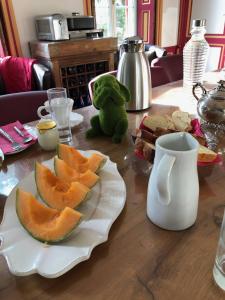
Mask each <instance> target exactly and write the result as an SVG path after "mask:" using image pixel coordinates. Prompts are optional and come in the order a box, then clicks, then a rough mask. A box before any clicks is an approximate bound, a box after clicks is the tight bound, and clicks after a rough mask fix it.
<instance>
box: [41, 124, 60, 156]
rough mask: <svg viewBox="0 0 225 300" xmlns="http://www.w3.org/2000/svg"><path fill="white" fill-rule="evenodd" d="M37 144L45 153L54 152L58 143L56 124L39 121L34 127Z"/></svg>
mask: <svg viewBox="0 0 225 300" xmlns="http://www.w3.org/2000/svg"><path fill="white" fill-rule="evenodd" d="M36 129H37V136H38V143H39V145H40V146H41V147H42V148H43V149H44V150H47V151H50V150H55V149H56V147H57V144H58V143H59V133H58V129H57V127H56V122H55V121H53V120H51V119H44V120H40V121H39V123H38V124H37V125H36Z"/></svg>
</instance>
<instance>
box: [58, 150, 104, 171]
mask: <svg viewBox="0 0 225 300" xmlns="http://www.w3.org/2000/svg"><path fill="white" fill-rule="evenodd" d="M57 154H58V157H59V158H60V159H62V160H64V161H65V162H66V163H67V164H68V165H69V166H70V167H71V168H73V169H75V170H76V171H77V172H79V173H84V172H86V171H87V170H91V171H92V172H94V173H98V172H99V171H100V170H101V169H102V168H103V166H104V164H105V162H106V158H105V157H104V156H103V155H101V154H99V153H93V154H92V155H91V156H90V157H88V158H87V157H85V156H84V155H82V154H81V153H80V152H79V151H78V150H76V149H75V148H73V147H71V146H68V145H64V144H59V145H58V147H57Z"/></svg>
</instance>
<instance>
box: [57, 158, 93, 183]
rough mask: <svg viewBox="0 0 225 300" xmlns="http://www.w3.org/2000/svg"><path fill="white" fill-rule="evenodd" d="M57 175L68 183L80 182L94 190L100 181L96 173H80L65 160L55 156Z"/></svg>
mask: <svg viewBox="0 0 225 300" xmlns="http://www.w3.org/2000/svg"><path fill="white" fill-rule="evenodd" d="M54 168H55V174H56V175H57V176H58V177H59V178H60V179H62V180H63V181H66V182H68V183H72V182H73V181H78V182H80V183H82V184H84V185H86V186H87V187H88V188H92V187H93V186H94V185H95V184H96V183H97V182H98V180H99V176H98V175H96V174H95V173H94V172H92V171H90V170H87V171H86V172H85V173H79V172H77V171H76V170H75V169H73V168H71V167H70V166H69V165H68V164H67V163H65V162H64V160H62V159H59V158H58V157H56V156H55V158H54Z"/></svg>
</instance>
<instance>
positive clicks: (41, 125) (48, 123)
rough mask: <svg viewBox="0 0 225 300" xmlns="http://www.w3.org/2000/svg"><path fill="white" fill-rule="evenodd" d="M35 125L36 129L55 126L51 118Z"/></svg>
mask: <svg viewBox="0 0 225 300" xmlns="http://www.w3.org/2000/svg"><path fill="white" fill-rule="evenodd" d="M36 127H37V129H38V130H48V129H52V128H54V127H56V122H55V121H53V120H46V121H43V122H40V123H38V124H37V125H36Z"/></svg>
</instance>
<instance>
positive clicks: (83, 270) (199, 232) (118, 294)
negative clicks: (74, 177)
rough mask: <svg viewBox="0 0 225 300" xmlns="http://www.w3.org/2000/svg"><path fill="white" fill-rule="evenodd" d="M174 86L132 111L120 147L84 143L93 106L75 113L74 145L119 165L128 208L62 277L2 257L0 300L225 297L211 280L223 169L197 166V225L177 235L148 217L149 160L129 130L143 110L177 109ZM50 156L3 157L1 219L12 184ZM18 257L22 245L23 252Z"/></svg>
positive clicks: (105, 141) (34, 151)
mask: <svg viewBox="0 0 225 300" xmlns="http://www.w3.org/2000/svg"><path fill="white" fill-rule="evenodd" d="M177 89H179V90H180V89H182V87H181V82H175V83H172V84H168V85H165V86H161V87H158V88H155V89H154V91H153V96H154V101H155V102H157V100H160V99H161V97H162V95H163V94H164V98H163V99H164V100H165V103H163V104H162V105H158V104H153V105H152V107H151V109H149V111H147V112H146V111H145V112H140V113H129V115H128V116H129V130H128V133H127V136H126V137H125V138H124V140H123V142H122V143H121V144H119V145H116V144H113V143H112V142H111V139H110V138H105V137H104V138H103V137H101V138H96V139H93V140H86V139H85V131H86V129H87V128H88V127H89V120H90V117H91V116H92V115H93V114H94V113H95V109H94V108H93V107H86V108H83V109H80V110H79V113H81V114H82V115H83V116H84V122H83V123H82V124H80V125H79V126H77V127H75V128H74V129H73V141H74V144H75V146H76V147H78V148H79V149H84V150H86V149H95V150H99V151H101V152H102V153H104V154H106V155H109V156H110V158H111V160H112V161H114V162H116V163H117V166H118V170H119V172H120V174H121V175H122V177H123V179H124V181H125V183H126V188H127V199H126V204H125V207H124V209H123V211H122V213H121V215H120V216H119V217H118V218H117V220H116V221H115V223H114V224H113V225H112V228H111V230H110V233H109V237H108V241H107V242H105V243H104V244H101V245H99V246H97V247H96V248H95V249H94V250H93V252H92V254H91V257H90V259H88V260H86V261H85V262H82V263H80V264H78V265H77V266H76V267H74V268H73V269H71V270H70V271H68V272H67V273H66V274H64V275H63V276H61V277H59V278H56V279H47V278H43V277H41V276H39V275H37V274H35V275H30V276H27V277H16V276H14V275H12V274H11V273H10V272H9V269H8V267H7V263H6V261H5V259H4V258H3V257H2V256H0V299H7V300H8V299H42V300H45V299H82V300H83V299H84V300H85V299H109V300H111V299H122V300H123V299H129V300H130V299H131V300H133V299H135V300H136V299H138V300H139V299H140V300H142V299H143V300H145V299H161V300H167V299H168V300H170V299H204V300H206V299H210V300H211V299H224V298H225V293H224V292H222V291H221V290H220V289H219V288H218V287H217V286H216V285H215V283H214V281H213V277H212V269H213V264H214V259H215V254H216V248H217V243H218V237H219V226H218V224H217V215H218V214H219V213H220V212H221V211H222V210H221V205H222V206H223V205H224V204H225V184H224V182H225V169H224V166H223V165H220V166H219V165H216V166H210V167H199V168H198V170H199V182H200V196H199V210H198V217H197V221H196V224H195V225H194V226H192V227H191V228H189V229H187V230H184V231H181V232H172V231H166V230H162V229H160V228H158V227H157V226H155V225H153V224H152V223H151V222H150V221H149V219H148V218H147V216H146V193H147V184H148V178H149V172H150V171H149V169H148V165H147V163H146V162H143V161H141V160H138V159H135V158H134V156H133V144H132V141H131V138H130V133H131V130H132V129H134V128H136V127H138V125H139V123H140V121H141V119H142V118H143V115H144V114H145V113H150V114H161V113H169V114H170V113H171V112H172V111H174V110H176V109H177V107H176V106H170V105H169V104H170V100H173V99H175V98H176V97H177V92H176V91H177ZM167 92H168V93H169V97H168V99H166V96H165V93H167ZM171 95H173V97H172V96H171ZM171 97H172V98H171ZM166 101H168V103H166ZM181 101H182V100H181ZM165 104H168V105H165ZM54 155H55V152H54V151H53V152H45V151H43V150H42V149H41V148H40V147H39V146H38V144H35V145H33V146H32V147H31V148H29V149H27V150H26V151H24V152H21V153H18V154H16V155H14V156H10V157H9V156H8V157H6V160H5V162H4V167H3V168H2V169H1V171H0V219H1V217H2V214H3V209H4V204H5V201H6V198H7V196H8V195H9V193H10V191H11V190H12V188H13V187H14V186H15V185H16V184H17V183H18V182H19V181H20V180H21V179H22V178H23V177H24V176H26V175H28V174H29V173H30V172H31V171H32V170H33V169H34V162H35V161H36V160H38V161H40V162H41V161H44V160H46V159H49V158H51V157H53V156H54ZM184 192H185V191H184ZM23 255H26V249H24V253H21V257H22V256H23Z"/></svg>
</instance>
